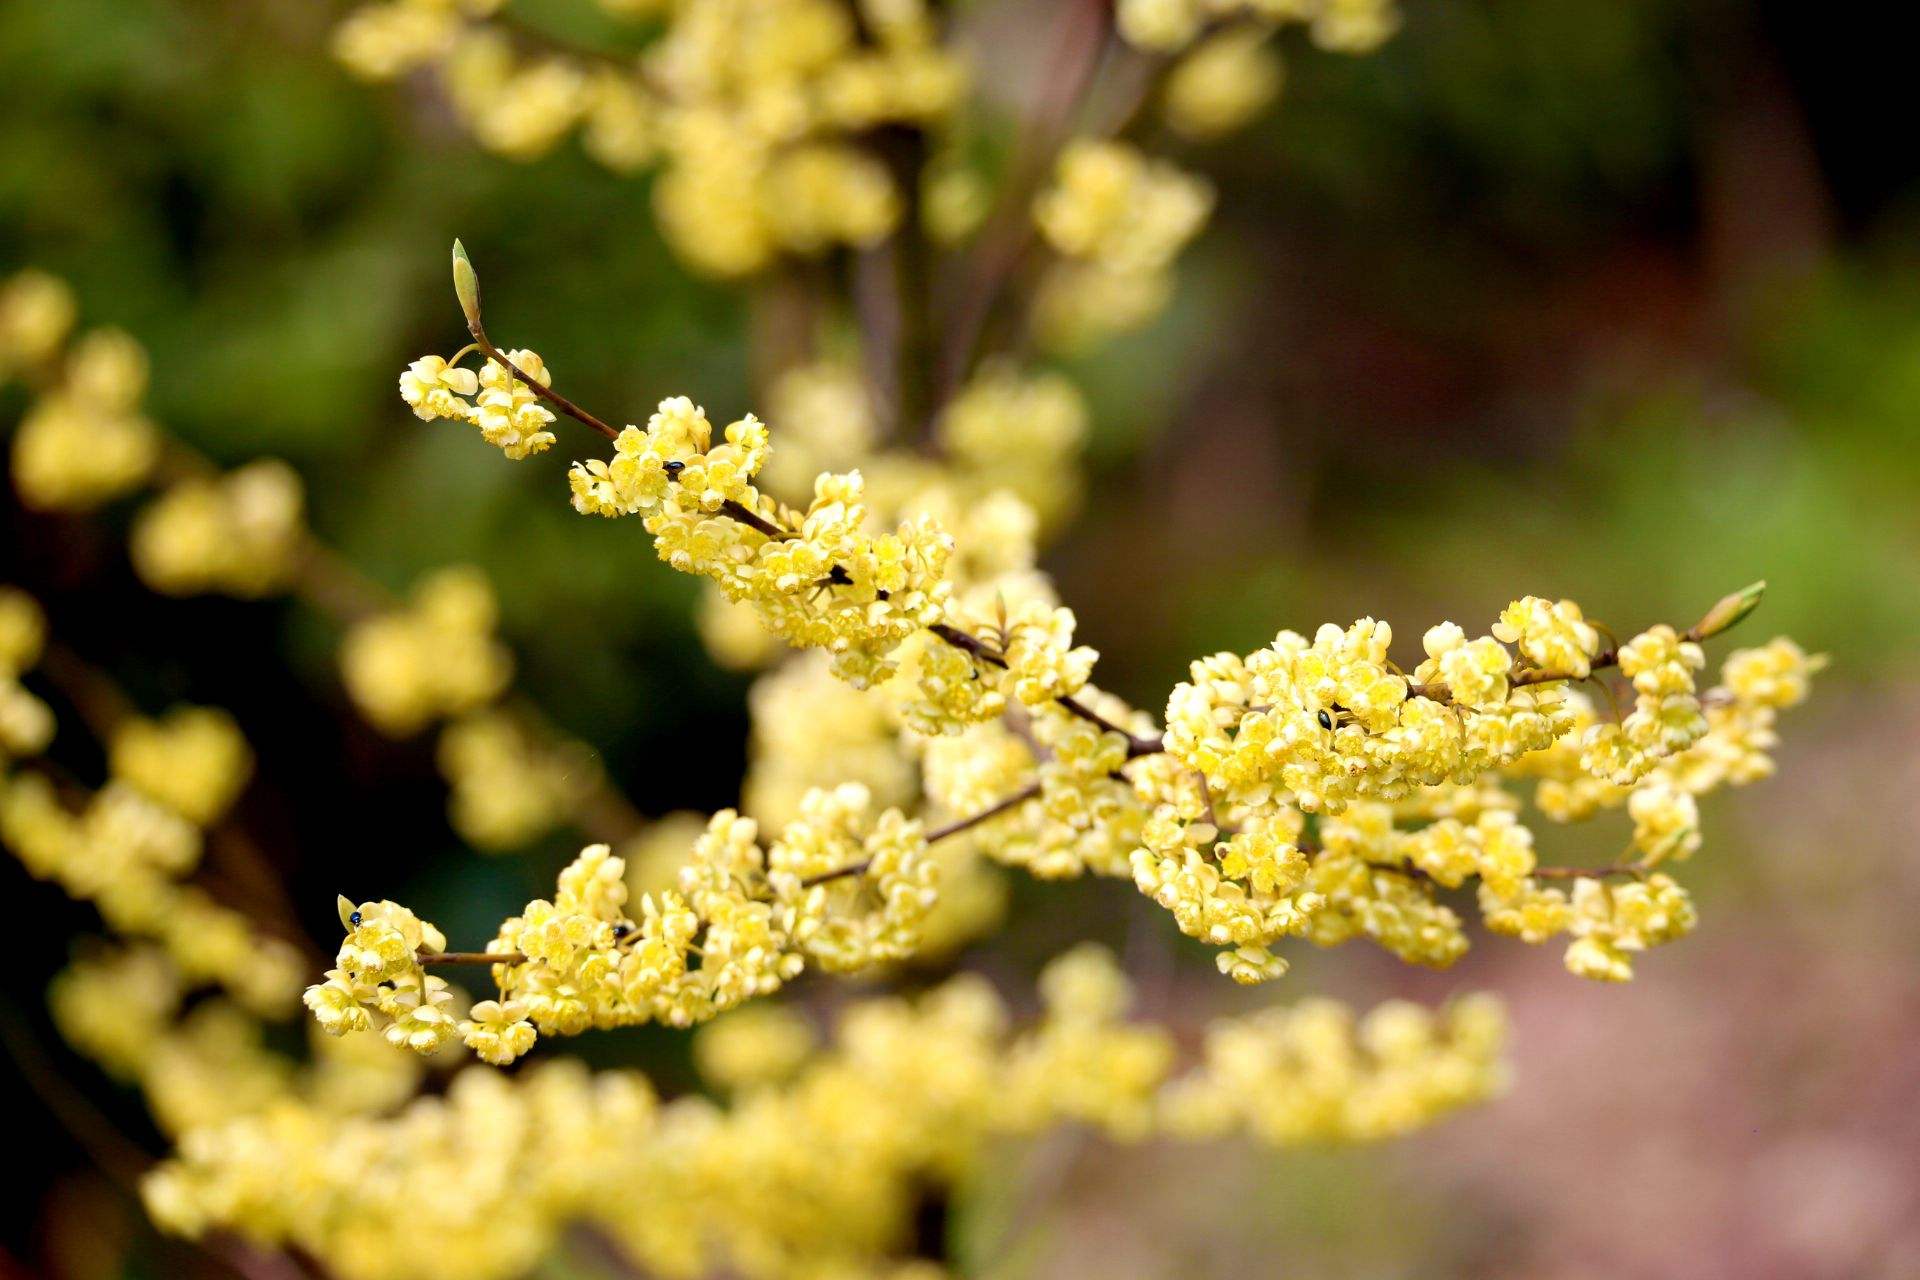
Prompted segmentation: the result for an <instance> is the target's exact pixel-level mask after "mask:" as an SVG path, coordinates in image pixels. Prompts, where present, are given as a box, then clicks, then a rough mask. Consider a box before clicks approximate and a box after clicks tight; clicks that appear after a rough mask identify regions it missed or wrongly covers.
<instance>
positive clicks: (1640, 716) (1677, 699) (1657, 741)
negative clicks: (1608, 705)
mask: <svg viewBox="0 0 1920 1280" xmlns="http://www.w3.org/2000/svg"><path fill="white" fill-rule="evenodd" d="M1705 665H1706V655H1705V654H1704V653H1702V652H1701V649H1700V646H1699V645H1698V644H1696V643H1694V642H1692V641H1689V640H1683V639H1681V637H1680V636H1679V635H1678V633H1676V632H1675V631H1674V629H1673V628H1672V627H1670V626H1667V625H1666V624H1664V623H1662V624H1661V625H1659V626H1656V627H1653V628H1651V629H1649V630H1647V631H1644V632H1642V633H1640V634H1639V635H1637V636H1635V637H1634V638H1633V639H1632V640H1630V641H1628V642H1627V643H1626V644H1625V645H1623V646H1622V647H1621V649H1620V670H1621V671H1622V672H1624V673H1625V674H1626V675H1628V676H1630V677H1631V678H1632V680H1633V687H1634V690H1635V693H1636V697H1635V698H1634V707H1633V711H1632V712H1631V713H1630V714H1629V715H1628V716H1627V717H1626V719H1624V720H1623V721H1621V722H1620V723H1619V724H1617V725H1615V724H1596V725H1594V726H1593V727H1592V728H1591V729H1589V730H1588V731H1587V734H1586V737H1585V739H1584V740H1583V742H1582V763H1583V764H1584V765H1585V766H1586V768H1587V771H1588V772H1590V773H1592V774H1594V775H1595V776H1597V777H1603V778H1606V779H1607V780H1608V781H1610V782H1613V783H1614V784H1615V785H1617V786H1632V785H1633V784H1634V783H1636V782H1638V781H1639V780H1640V779H1642V778H1644V777H1646V776H1647V775H1648V774H1649V773H1650V772H1651V771H1652V770H1653V769H1654V768H1655V767H1656V766H1657V765H1658V764H1659V763H1660V762H1661V761H1662V760H1665V759H1667V758H1669V757H1671V756H1674V755H1676V754H1678V753H1680V752H1682V751H1685V750H1686V749H1687V748H1688V747H1691V746H1692V745H1693V744H1694V743H1695V742H1698V741H1699V740H1700V739H1701V738H1703V737H1705V736H1706V734H1707V729H1708V725H1707V719H1706V716H1705V714H1704V713H1703V712H1702V710H1701V706H1700V700H1699V698H1698V697H1696V696H1695V693H1694V677H1693V673H1694V672H1695V671H1698V670H1699V669H1700V668H1701V667H1703V666H1705Z"/></svg>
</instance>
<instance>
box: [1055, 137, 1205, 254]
mask: <svg viewBox="0 0 1920 1280" xmlns="http://www.w3.org/2000/svg"><path fill="white" fill-rule="evenodd" d="M1212 209H1213V189H1212V187H1210V186H1209V185H1208V184H1207V183H1206V181H1205V180H1203V179H1201V178H1197V177H1194V176H1192V175H1191V174H1187V173H1183V172H1181V170H1179V169H1178V168H1176V167H1175V166H1173V165H1172V164H1169V163H1167V162H1166V161H1162V160H1151V159H1149V158H1148V157H1146V156H1145V155H1143V154H1141V153H1140V152H1139V151H1136V150H1134V149H1133V148H1132V147H1129V146H1127V145H1126V144H1124V143H1118V142H1091V141H1085V140H1076V141H1075V142H1073V143H1070V144H1069V145H1068V146H1067V148H1066V149H1065V150H1064V151H1062V152H1061V154H1060V160H1059V166H1058V169H1057V172H1056V173H1055V177H1054V185H1053V186H1052V187H1050V188H1048V189H1047V190H1046V191H1044V192H1042V193H1041V195H1040V197H1039V199H1038V200H1037V201H1036V202H1035V204H1034V217H1035V219H1036V220H1037V221H1038V222H1039V224H1040V230H1041V232H1042V233H1043V234H1044V235H1045V236H1046V238H1047V241H1048V243H1050V244H1051V245H1052V246H1053V247H1054V249H1055V250H1056V251H1058V252H1059V253H1061V254H1064V255H1065V256H1067V257H1069V258H1082V259H1088V260H1091V261H1095V262H1098V263H1100V264H1102V265H1103V266H1105V267H1107V268H1109V269H1112V270H1115V271H1122V272H1151V271H1157V270H1160V269H1161V268H1164V267H1165V266H1166V265H1167V264H1168V263H1169V262H1171V261H1172V260H1173V258H1174V256H1175V255H1176V254H1178V253H1179V252H1180V250H1181V249H1182V248H1183V247H1185V245H1186V243H1187V241H1189V240H1191V239H1192V238H1193V237H1194V235H1195V234H1196V233H1198V232H1199V230H1200V228H1201V226H1202V225H1204V224H1205V222H1206V220H1207V215H1208V214H1209V213H1210V212H1211V211H1212Z"/></svg>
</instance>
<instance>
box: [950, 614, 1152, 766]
mask: <svg viewBox="0 0 1920 1280" xmlns="http://www.w3.org/2000/svg"><path fill="white" fill-rule="evenodd" d="M927 630H929V631H931V632H933V634H934V635H936V636H939V637H940V638H941V639H942V640H944V641H946V642H947V643H948V644H950V645H952V646H953V647H954V648H956V649H962V650H965V651H966V652H967V653H970V654H972V655H973V656H974V657H976V658H978V659H980V660H981V661H982V662H985V663H988V664H990V665H992V666H996V667H999V668H1001V669H1002V670H1005V669H1006V665H1007V659H1006V655H1005V654H1002V653H1000V652H999V651H998V650H996V649H994V648H993V647H992V646H991V645H989V644H987V642H986V641H984V640H981V639H979V638H978V637H976V636H970V635H968V634H967V633H966V632H964V631H962V630H960V629H959V628H958V627H955V626H951V625H949V624H947V623H944V622H936V623H934V624H933V625H932V626H930V627H928V628H927ZM1054 701H1055V702H1057V703H1059V704H1060V706H1061V709H1062V710H1064V711H1066V712H1067V713H1068V714H1069V715H1075V716H1078V717H1079V718H1080V719H1082V720H1085V721H1086V722H1087V723H1088V724H1091V725H1095V726H1097V727H1098V728H1099V729H1100V730H1101V731H1102V732H1103V733H1117V734H1119V735H1120V736H1121V737H1123V738H1125V739H1126V740H1127V759H1129V760H1136V759H1138V758H1139V757H1141V756H1152V755H1158V754H1160V753H1161V752H1162V751H1165V750H1166V744H1165V741H1164V740H1163V739H1161V738H1142V737H1136V736H1134V735H1133V734H1131V733H1129V732H1127V730H1125V729H1123V728H1122V727H1120V726H1119V725H1117V724H1115V723H1114V722H1113V721H1111V720H1109V719H1107V718H1106V717H1105V716H1103V715H1101V714H1100V713H1099V712H1098V711H1095V710H1094V709H1093V708H1092V707H1089V706H1088V705H1087V704H1086V703H1084V702H1081V701H1080V700H1079V699H1077V698H1055V699H1054Z"/></svg>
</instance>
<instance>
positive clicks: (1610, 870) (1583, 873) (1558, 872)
mask: <svg viewBox="0 0 1920 1280" xmlns="http://www.w3.org/2000/svg"><path fill="white" fill-rule="evenodd" d="M1533 874H1534V877H1535V878H1536V879H1540V880H1574V879H1590V880H1599V879H1603V878H1604V877H1606V876H1632V877H1634V878H1635V879H1636V880H1637V879H1639V878H1641V877H1642V876H1644V875H1646V874H1647V869H1646V868H1645V867H1642V866H1640V865H1638V864H1637V863H1632V862H1616V863H1614V864H1613V865H1612V866H1607V867H1535V868H1534V869H1533Z"/></svg>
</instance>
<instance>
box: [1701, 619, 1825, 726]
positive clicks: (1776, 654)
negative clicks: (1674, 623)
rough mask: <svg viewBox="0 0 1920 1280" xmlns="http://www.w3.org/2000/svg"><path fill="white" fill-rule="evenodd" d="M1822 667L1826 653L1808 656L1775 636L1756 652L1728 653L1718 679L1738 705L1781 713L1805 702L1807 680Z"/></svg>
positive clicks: (1738, 650)
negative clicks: (1747, 704)
mask: <svg viewBox="0 0 1920 1280" xmlns="http://www.w3.org/2000/svg"><path fill="white" fill-rule="evenodd" d="M1826 665H1827V655H1826V654H1824V653H1819V654H1808V653H1807V652H1806V651H1805V650H1803V649H1802V648H1801V647H1800V646H1799V645H1797V644H1795V643H1794V642H1793V641H1792V640H1789V639H1788V638H1787V637H1785V636H1775V637H1774V638H1773V639H1772V640H1770V641H1768V642H1767V643H1766V644H1764V645H1762V646H1761V647H1759V648H1758V649H1736V650H1734V651H1733V652H1732V653H1730V654H1728V655H1727V660H1726V663H1725V664H1724V665H1723V666H1722V667H1721V679H1723V680H1724V681H1725V682H1726V686H1727V688H1728V689H1730V690H1732V692H1733V696H1734V697H1735V698H1737V699H1739V700H1740V701H1741V702H1745V703H1750V704H1752V705H1755V706H1763V707H1772V708H1774V709H1776V710H1785V709H1786V708H1788V707H1793V706H1798V705H1799V704H1800V703H1801V702H1804V701H1805V700H1806V697H1807V684H1808V680H1809V678H1810V677H1812V676H1813V675H1814V674H1815V673H1816V672H1818V671H1821V670H1823V669H1824V668H1825V667H1826Z"/></svg>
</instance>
